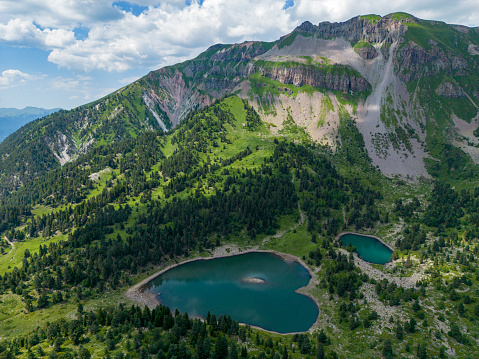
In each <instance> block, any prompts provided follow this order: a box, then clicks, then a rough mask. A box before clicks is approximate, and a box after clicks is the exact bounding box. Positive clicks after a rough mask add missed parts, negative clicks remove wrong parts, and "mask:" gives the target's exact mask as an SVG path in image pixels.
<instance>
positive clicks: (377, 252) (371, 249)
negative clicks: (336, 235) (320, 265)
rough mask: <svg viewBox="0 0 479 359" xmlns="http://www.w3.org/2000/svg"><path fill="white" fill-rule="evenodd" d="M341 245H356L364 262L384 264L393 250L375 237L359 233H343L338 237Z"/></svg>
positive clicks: (389, 258)
mask: <svg viewBox="0 0 479 359" xmlns="http://www.w3.org/2000/svg"><path fill="white" fill-rule="evenodd" d="M340 240H341V243H342V244H343V246H346V247H347V246H348V245H349V243H351V246H354V247H356V252H357V253H358V255H359V257H361V258H362V259H364V260H365V261H366V262H370V263H376V264H386V263H388V262H389V261H390V260H391V255H392V254H393V252H392V251H391V250H390V249H389V248H388V247H386V246H385V245H384V244H382V243H381V242H379V241H378V240H377V239H376V238H373V237H369V236H362V235H360V234H343V235H342V236H341V238H340Z"/></svg>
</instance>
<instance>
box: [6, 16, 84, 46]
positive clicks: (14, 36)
mask: <svg viewBox="0 0 479 359" xmlns="http://www.w3.org/2000/svg"><path fill="white" fill-rule="evenodd" d="M74 41H75V35H74V33H73V32H72V31H68V30H64V29H43V30H42V29H40V28H38V27H37V26H35V25H34V24H33V23H32V22H30V21H28V20H21V19H18V18H17V19H12V20H10V21H8V23H6V24H0V42H4V43H7V44H9V45H21V46H31V47H39V48H43V49H52V48H64V47H66V46H68V45H69V44H72V43H74Z"/></svg>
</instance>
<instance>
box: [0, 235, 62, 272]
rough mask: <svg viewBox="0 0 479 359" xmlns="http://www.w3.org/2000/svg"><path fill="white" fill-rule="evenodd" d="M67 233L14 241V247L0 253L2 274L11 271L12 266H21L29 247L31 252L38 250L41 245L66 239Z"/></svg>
mask: <svg viewBox="0 0 479 359" xmlns="http://www.w3.org/2000/svg"><path fill="white" fill-rule="evenodd" d="M66 238H67V236H66V235H56V236H53V237H51V238H49V239H44V238H43V237H37V238H27V239H25V240H24V241H21V242H14V249H12V248H11V246H9V247H8V248H5V254H3V255H0V274H3V273H5V272H7V271H10V270H11V268H14V267H21V266H22V261H23V257H24V253H25V250H26V249H28V250H29V251H30V253H31V254H33V253H36V252H38V249H39V247H40V245H48V244H49V243H52V242H53V243H57V242H59V241H61V240H65V239H66Z"/></svg>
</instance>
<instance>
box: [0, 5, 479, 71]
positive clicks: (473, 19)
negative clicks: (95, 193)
mask: <svg viewBox="0 0 479 359" xmlns="http://www.w3.org/2000/svg"><path fill="white" fill-rule="evenodd" d="M285 2H286V0H263V1H256V0H236V1H231V0H204V2H203V3H202V4H201V5H200V3H199V2H198V1H197V0H193V1H191V4H189V2H188V4H189V5H187V4H186V1H185V0H166V1H161V2H160V1H159V0H131V1H130V3H134V4H137V5H141V6H147V7H148V9H147V10H144V11H143V13H141V14H140V15H138V16H135V15H133V14H132V13H130V12H127V11H124V10H121V9H120V8H118V7H116V6H114V5H113V4H114V2H113V1H112V0H68V1H66V0H48V1H45V0H23V1H18V0H3V1H0V42H3V43H4V44H11V45H15V46H32V47H40V48H42V49H49V50H51V53H50V55H49V57H48V60H49V61H50V62H52V63H54V64H57V65H58V66H59V67H63V68H67V69H70V70H74V71H86V72H88V71H94V70H101V71H126V70H128V69H132V68H139V67H142V68H145V67H146V68H150V69H154V68H158V67H161V66H164V65H167V64H172V63H176V62H179V61H182V60H184V59H187V58H191V57H193V56H195V55H196V54H198V53H199V52H200V51H202V50H204V49H205V48H206V47H208V46H210V45H212V44H214V43H218V42H221V43H234V42H241V41H244V40H265V41H271V40H275V39H278V38H279V37H280V36H282V35H284V34H286V33H288V32H289V31H291V30H292V29H293V28H294V27H295V26H297V25H299V24H300V23H302V22H303V21H306V20H309V21H311V22H312V23H315V24H317V23H319V22H321V21H331V22H333V21H345V20H347V19H349V18H351V17H353V16H356V15H359V14H368V13H376V14H379V15H386V14H388V13H391V12H395V11H405V12H409V13H412V14H413V15H415V16H418V17H420V18H429V19H431V18H432V19H437V20H443V21H446V22H449V23H462V24H465V25H470V26H471V25H475V26H477V25H479V23H478V22H479V21H478V20H477V19H478V18H479V3H477V0H456V1H454V2H451V1H450V0H448V1H445V0H397V1H395V2H390V1H389V0H388V1H386V0H378V1H370V0H295V2H294V5H293V6H291V7H289V8H288V9H284V5H285ZM78 25H81V26H83V27H86V28H87V29H88V30H89V31H88V36H87V37H86V38H84V39H83V40H77V39H75V37H74V32H73V29H75V27H77V26H78Z"/></svg>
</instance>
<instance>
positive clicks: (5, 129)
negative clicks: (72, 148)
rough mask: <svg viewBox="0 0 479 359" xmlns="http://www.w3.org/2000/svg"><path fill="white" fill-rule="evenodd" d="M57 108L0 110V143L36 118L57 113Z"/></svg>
mask: <svg viewBox="0 0 479 359" xmlns="http://www.w3.org/2000/svg"><path fill="white" fill-rule="evenodd" d="M58 110H60V109H59V108H54V109H46V108H39V107H30V106H29V107H25V108H24V109H18V108H0V142H2V141H3V140H4V139H5V138H7V137H8V136H9V135H10V134H12V133H13V132H15V131H16V130H18V129H19V128H20V127H22V126H23V125H26V124H27V123H29V122H30V121H33V120H35V119H37V118H40V117H44V116H48V115H50V114H52V113H53V112H57V111H58Z"/></svg>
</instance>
